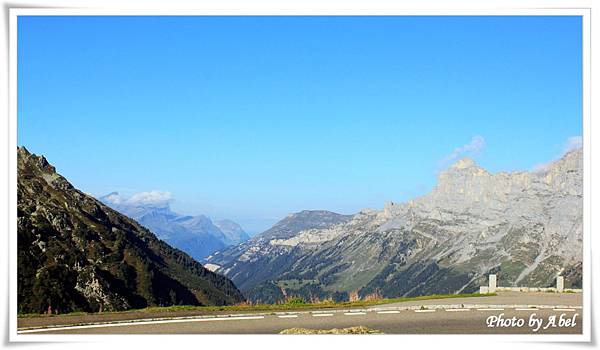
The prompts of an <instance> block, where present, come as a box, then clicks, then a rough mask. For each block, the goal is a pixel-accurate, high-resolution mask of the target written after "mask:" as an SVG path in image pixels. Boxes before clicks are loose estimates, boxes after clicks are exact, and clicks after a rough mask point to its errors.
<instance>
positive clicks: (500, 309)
mask: <svg viewBox="0 0 600 350" xmlns="http://www.w3.org/2000/svg"><path fill="white" fill-rule="evenodd" d="M477 311H504V309H503V308H501V307H497V308H492V307H490V308H482V309H477Z"/></svg>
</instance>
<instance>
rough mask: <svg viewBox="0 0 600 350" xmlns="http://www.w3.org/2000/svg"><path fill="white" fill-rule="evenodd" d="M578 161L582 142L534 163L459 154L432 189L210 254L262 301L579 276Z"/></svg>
mask: <svg viewBox="0 0 600 350" xmlns="http://www.w3.org/2000/svg"><path fill="white" fill-rule="evenodd" d="M582 170H583V157H582V150H581V149H579V150H574V151H571V152H569V153H568V154H566V155H565V156H563V157H562V158H561V159H559V160H557V161H555V162H553V163H551V164H549V165H548V166H547V167H546V168H545V169H544V170H543V171H540V172H535V173H533V172H513V173H497V174H491V173H489V172H487V171H486V170H484V169H482V168H481V167H479V166H477V165H476V164H475V162H474V161H473V160H471V159H462V160H460V161H458V162H456V163H455V164H453V165H452V166H451V167H450V168H449V169H447V170H446V171H444V172H442V173H440V175H439V179H438V183H437V185H436V186H435V188H434V189H433V190H432V191H431V192H430V193H429V194H427V195H424V196H422V197H418V198H415V199H413V200H411V201H408V202H406V203H393V202H389V203H387V204H386V205H385V207H384V209H383V210H381V211H376V210H363V211H361V212H360V213H358V214H356V215H354V216H353V217H352V219H351V220H345V221H344V222H341V223H338V224H332V225H329V226H328V227H318V228H306V229H303V230H301V231H299V232H297V233H295V234H293V235H292V234H287V235H280V236H265V237H264V238H265V239H267V238H268V244H267V243H265V242H264V241H255V242H252V241H251V242H249V244H248V245H245V246H240V247H238V248H241V250H243V252H242V253H240V252H239V251H238V254H223V255H218V254H217V255H213V257H211V259H210V260H211V262H212V263H214V264H216V265H218V266H220V268H219V269H217V272H220V273H223V274H225V275H226V276H228V277H230V278H232V280H233V281H234V282H236V283H238V285H239V286H240V287H241V288H242V289H243V290H246V291H248V293H247V295H248V296H249V297H250V298H253V299H262V300H263V301H274V300H277V298H281V297H282V295H283V294H288V295H289V294H294V293H295V294H298V295H301V296H305V297H314V296H318V297H332V296H335V297H339V298H342V299H343V298H344V293H348V292H352V291H359V294H362V295H366V294H369V293H374V292H378V293H381V294H383V295H384V296H390V297H392V296H401V295H420V294H432V293H455V292H472V291H476V290H477V288H478V287H479V285H484V284H485V276H486V275H487V274H488V273H496V274H497V275H498V278H499V283H500V284H501V285H524V286H538V287H542V286H549V285H553V284H554V278H555V276H556V275H557V274H559V273H564V274H565V275H566V276H567V277H566V282H567V285H574V286H579V285H581V261H582V240H583V237H582V236H583V218H582V216H583V201H582V193H583V192H582V182H583V171H582ZM238 248H236V249H238ZM233 250H235V249H233ZM229 252H231V250H230V251H229ZM267 266H268V267H267ZM255 268H260V269H262V270H263V272H262V273H260V274H256V273H254V272H252V271H251V270H252V269H255ZM265 270H266V271H268V272H264V271H265ZM240 282H241V283H242V284H239V283H240ZM264 291H267V292H264Z"/></svg>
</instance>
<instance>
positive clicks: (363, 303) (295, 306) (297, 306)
mask: <svg viewBox="0 0 600 350" xmlns="http://www.w3.org/2000/svg"><path fill="white" fill-rule="evenodd" d="M494 295H496V294H495V293H490V294H479V293H472V294H435V295H425V296H419V297H411V298H391V299H376V300H359V301H347V302H338V303H336V302H321V303H302V302H292V303H287V304H259V305H229V306H194V305H180V306H165V307H148V308H144V309H132V310H127V311H115V312H104V314H116V313H131V312H144V313H149V314H150V313H155V312H161V311H167V312H168V311H199V312H202V311H207V312H211V311H287V310H314V309H335V308H352V307H367V306H375V305H382V304H390V303H399V302H408V301H419V300H432V299H452V298H470V297H487V296H494ZM93 314H95V313H84V312H74V313H68V314H61V315H52V316H50V317H61V316H75V315H93ZM18 317H48V316H44V315H42V316H40V315H39V314H20V315H18Z"/></svg>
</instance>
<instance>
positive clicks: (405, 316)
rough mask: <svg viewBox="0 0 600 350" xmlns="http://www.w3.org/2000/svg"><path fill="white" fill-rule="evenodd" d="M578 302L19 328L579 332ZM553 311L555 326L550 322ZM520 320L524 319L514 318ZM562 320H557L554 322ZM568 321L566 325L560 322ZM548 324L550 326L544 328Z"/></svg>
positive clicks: (500, 299)
mask: <svg viewBox="0 0 600 350" xmlns="http://www.w3.org/2000/svg"><path fill="white" fill-rule="evenodd" d="M581 305H582V295H581V294H556V293H499V295H497V296H493V297H479V298H457V299H440V300H427V301H419V302H406V303H394V304H386V305H378V306H374V307H370V308H366V309H348V310H342V309H339V310H338V309H336V310H314V311H298V312H270V313H264V312H263V313H261V312H257V313H245V314H225V315H224V314H221V315H196V316H193V315H192V316H190V315H187V316H179V317H163V318H153V319H151V318H146V319H144V320H127V321H123V320H120V321H119V320H115V321H98V323H96V324H81V323H79V325H71V326H69V325H65V324H62V325H56V326H53V325H52V324H45V325H44V326H32V325H29V326H24V325H22V324H20V325H19V333H21V334H273V333H279V332H281V331H282V330H284V329H289V328H296V327H299V328H311V329H332V328H346V327H352V326H366V327H369V328H372V329H376V330H379V331H381V332H383V333H387V334H478V333H486V334H487V333H505V334H549V333H553V334H556V333H560V334H581V332H582V319H581V317H582V308H581ZM532 315H533V316H532ZM146 316H147V315H146ZM553 316H554V318H555V321H556V327H553V326H552V325H553V323H552V322H551V321H552V319H553ZM490 317H491V318H490ZM493 317H496V321H500V322H496V323H495V327H488V323H489V322H488V320H491V319H492V318H493ZM532 317H533V318H535V319H539V320H541V322H542V323H541V327H540V328H539V330H537V331H536V332H534V331H533V329H534V328H536V327H537V326H538V325H537V324H532V325H531V326H530V319H532ZM45 319H46V320H51V319H52V318H45ZM57 319H58V318H57ZM521 319H522V321H521V322H523V324H519V323H517V322H519V320H521ZM561 320H562V323H563V324H562V325H561V324H559V323H561V322H560V321H561ZM567 320H568V322H570V324H564V323H565V322H567ZM46 322H47V321H46ZM548 324H550V325H549V326H548V327H547V328H546V329H544V327H546V326H547V325H548ZM503 325H504V326H505V327H503ZM38 327H44V328H38Z"/></svg>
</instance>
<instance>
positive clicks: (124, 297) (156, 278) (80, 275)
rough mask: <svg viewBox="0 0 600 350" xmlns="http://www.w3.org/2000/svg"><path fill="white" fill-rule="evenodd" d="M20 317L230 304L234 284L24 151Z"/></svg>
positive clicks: (237, 297) (233, 298) (20, 182)
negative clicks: (51, 313)
mask: <svg viewBox="0 0 600 350" xmlns="http://www.w3.org/2000/svg"><path fill="white" fill-rule="evenodd" d="M17 193H18V204H17V216H18V222H17V224H18V229H17V232H18V236H17V244H18V260H17V275H18V283H17V298H18V300H17V304H18V310H19V312H20V313H29V312H33V313H38V312H48V311H51V312H53V313H56V312H60V313H62V312H68V311H101V310H103V311H110V310H125V309H129V308H142V307H147V306H160V305H177V304H188V305H224V304H231V303H236V302H239V301H241V300H243V299H244V297H243V296H242V294H241V293H240V291H239V290H238V289H237V288H236V287H235V285H234V284H233V283H232V282H231V281H230V280H228V279H227V278H224V277H222V276H220V275H217V274H215V273H213V272H211V271H208V270H207V269H205V268H204V267H203V266H202V265H201V264H199V263H198V262H196V261H195V260H194V259H192V258H191V257H190V256H188V255H187V254H185V253H183V252H181V251H179V250H177V249H174V248H172V247H170V246H169V245H167V244H166V243H164V242H163V241H161V240H159V239H157V238H156V237H155V236H154V234H152V233H151V232H150V231H148V230H147V229H145V228H144V227H142V226H141V225H139V224H138V223H137V222H135V221H133V220H131V219H130V218H128V217H126V216H124V215H122V214H120V213H117V212H116V211H114V210H112V209H110V208H109V207H107V206H105V205H104V204H102V203H101V202H99V201H98V200H96V199H94V198H92V197H91V196H89V195H86V194H84V193H83V192H81V191H79V190H77V189H75V188H74V187H73V186H72V185H71V184H70V183H69V182H68V181H67V180H66V179H65V178H64V177H62V176H60V175H59V174H58V173H56V169H55V168H54V167H53V166H51V165H50V164H49V163H48V162H47V161H46V159H45V158H44V157H40V156H36V155H34V154H30V153H29V152H28V151H27V150H26V149H25V148H23V147H21V148H19V149H18V187H17Z"/></svg>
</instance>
